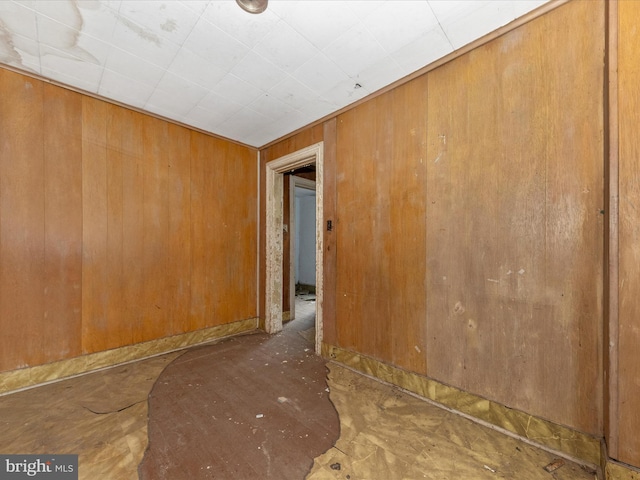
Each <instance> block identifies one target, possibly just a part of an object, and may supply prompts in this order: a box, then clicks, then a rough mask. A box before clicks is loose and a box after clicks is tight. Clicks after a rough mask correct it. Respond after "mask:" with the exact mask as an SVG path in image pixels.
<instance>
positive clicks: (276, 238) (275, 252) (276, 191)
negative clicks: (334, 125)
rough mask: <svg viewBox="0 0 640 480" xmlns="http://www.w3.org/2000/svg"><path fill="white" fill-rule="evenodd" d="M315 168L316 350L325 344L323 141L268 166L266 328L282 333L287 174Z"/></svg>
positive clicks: (269, 330) (269, 163) (271, 331)
mask: <svg viewBox="0 0 640 480" xmlns="http://www.w3.org/2000/svg"><path fill="white" fill-rule="evenodd" d="M309 165H315V170H316V181H315V187H316V230H315V233H316V235H315V236H316V282H315V284H316V302H315V303H316V322H315V324H316V327H315V331H316V334H315V350H316V353H320V350H321V345H322V328H323V322H322V299H323V292H322V279H323V268H322V267H323V261H322V259H323V255H322V254H323V238H322V237H323V236H322V233H323V230H322V225H323V213H322V173H323V142H320V143H317V144H315V145H311V146H310V147H307V148H304V149H302V150H299V151H297V152H294V153H292V154H289V155H286V156H284V157H280V158H278V159H276V160H273V161H271V162H268V163H267V164H266V285H265V292H266V298H265V329H266V331H267V332H268V333H276V332H279V331H280V330H282V295H283V267H282V265H283V262H282V259H283V254H284V252H283V228H284V224H283V211H284V208H283V189H284V174H285V173H288V172H291V171H294V170H296V169H299V168H301V167H305V166H309Z"/></svg>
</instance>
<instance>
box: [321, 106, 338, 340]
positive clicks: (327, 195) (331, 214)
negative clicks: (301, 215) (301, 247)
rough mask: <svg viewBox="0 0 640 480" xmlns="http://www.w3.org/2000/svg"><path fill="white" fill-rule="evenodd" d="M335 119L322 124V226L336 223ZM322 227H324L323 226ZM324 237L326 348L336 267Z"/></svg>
mask: <svg viewBox="0 0 640 480" xmlns="http://www.w3.org/2000/svg"><path fill="white" fill-rule="evenodd" d="M337 127H338V122H337V119H335V118H332V119H331V120H328V121H327V122H325V124H324V172H323V174H324V176H323V179H322V186H323V190H324V191H323V194H322V199H323V202H324V205H323V215H324V217H325V222H326V221H329V220H331V222H332V223H335V221H336V218H337V210H336V158H337V152H336V150H337V146H338V145H337V141H338V139H337ZM323 227H324V226H323ZM323 235H324V242H323V244H324V266H323V276H324V278H323V283H322V288H323V289H324V295H323V298H322V300H323V305H322V317H323V318H322V322H323V330H324V331H323V334H324V336H323V341H324V342H325V343H326V344H328V345H336V342H337V336H336V272H337V270H336V267H337V249H336V234H335V232H334V231H333V230H331V231H327V229H326V228H323Z"/></svg>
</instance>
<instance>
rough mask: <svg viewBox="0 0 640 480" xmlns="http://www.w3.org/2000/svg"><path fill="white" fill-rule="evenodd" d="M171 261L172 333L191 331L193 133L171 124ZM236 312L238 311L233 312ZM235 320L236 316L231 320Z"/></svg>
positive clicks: (170, 318)
mask: <svg viewBox="0 0 640 480" xmlns="http://www.w3.org/2000/svg"><path fill="white" fill-rule="evenodd" d="M167 135H168V138H171V139H172V141H171V142H170V143H169V145H167V159H166V161H167V165H168V169H169V191H168V203H169V212H168V213H169V222H168V226H169V232H168V234H169V241H168V249H169V258H168V259H167V278H168V279H169V282H168V290H167V294H168V298H169V299H170V301H169V302H168V304H167V305H166V308H167V317H168V321H169V322H170V328H171V332H186V331H189V315H188V312H189V309H190V308H191V133H190V132H189V130H187V129H186V128H183V127H179V126H177V125H172V124H169V126H168V131H167ZM234 313H235V312H234ZM231 318H233V317H231Z"/></svg>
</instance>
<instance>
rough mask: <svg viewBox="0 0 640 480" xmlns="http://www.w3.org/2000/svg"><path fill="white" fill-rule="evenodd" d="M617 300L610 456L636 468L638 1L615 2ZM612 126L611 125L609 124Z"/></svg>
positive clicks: (639, 451)
mask: <svg viewBox="0 0 640 480" xmlns="http://www.w3.org/2000/svg"><path fill="white" fill-rule="evenodd" d="M618 22H619V23H618V29H617V32H616V33H617V35H618V45H619V47H618V88H619V90H618V109H619V117H618V118H619V130H618V132H619V244H618V245H619V257H618V258H619V279H618V285H619V303H618V309H619V310H618V311H619V317H618V329H619V330H618V336H617V338H616V339H614V343H617V344H618V355H617V356H616V357H614V358H613V359H612V361H613V362H615V364H616V367H617V368H616V369H612V370H611V372H612V373H613V374H614V375H617V378H614V384H617V392H616V393H617V395H616V396H615V397H614V401H615V402H616V404H615V405H614V411H615V412H617V415H616V416H615V417H614V418H611V419H610V422H613V423H614V428H613V429H612V430H613V431H614V432H616V433H614V434H615V438H613V439H612V438H609V439H608V440H609V444H610V445H611V444H613V445H615V448H614V449H612V450H611V451H610V453H611V456H612V457H614V458H616V459H617V460H620V461H622V462H625V463H629V464H632V465H636V466H639V467H640V435H639V434H638V432H640V414H639V412H640V348H638V347H639V346H640V296H639V295H638V292H640V142H639V140H638V126H639V125H640V93H639V91H638V85H639V84H640V50H639V49H638V45H640V31H639V30H638V25H639V24H640V3H639V2H636V1H630V0H624V1H620V2H618ZM614 127H615V126H614Z"/></svg>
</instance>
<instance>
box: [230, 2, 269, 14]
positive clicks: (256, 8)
mask: <svg viewBox="0 0 640 480" xmlns="http://www.w3.org/2000/svg"><path fill="white" fill-rule="evenodd" d="M268 2H269V0H236V3H237V4H238V5H240V8H241V9H243V10H244V11H245V12H249V13H262V12H264V11H265V10H266V9H267V3H268Z"/></svg>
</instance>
